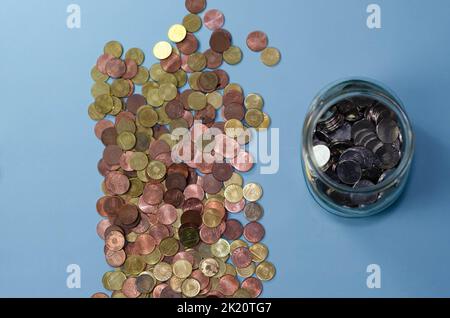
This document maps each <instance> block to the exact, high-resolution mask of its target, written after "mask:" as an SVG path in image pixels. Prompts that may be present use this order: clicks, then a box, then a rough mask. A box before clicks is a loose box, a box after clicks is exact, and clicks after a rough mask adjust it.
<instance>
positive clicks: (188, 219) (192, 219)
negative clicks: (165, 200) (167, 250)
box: [180, 210, 203, 228]
mask: <svg viewBox="0 0 450 318" xmlns="http://www.w3.org/2000/svg"><path fill="white" fill-rule="evenodd" d="M180 221H181V224H192V225H193V226H195V227H196V228H198V227H200V225H202V222H203V221H202V214H201V212H199V211H194V210H191V211H186V212H184V213H183V214H182V215H181V220H180Z"/></svg>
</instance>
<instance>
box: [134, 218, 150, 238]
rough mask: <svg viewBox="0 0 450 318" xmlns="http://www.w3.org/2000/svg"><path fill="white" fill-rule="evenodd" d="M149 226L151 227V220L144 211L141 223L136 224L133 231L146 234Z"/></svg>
mask: <svg viewBox="0 0 450 318" xmlns="http://www.w3.org/2000/svg"><path fill="white" fill-rule="evenodd" d="M149 228H150V221H149V220H148V216H147V215H146V214H144V213H141V214H140V221H139V224H138V225H136V227H134V228H133V229H132V231H133V232H134V233H136V234H144V233H145V232H147V231H148V229H149Z"/></svg>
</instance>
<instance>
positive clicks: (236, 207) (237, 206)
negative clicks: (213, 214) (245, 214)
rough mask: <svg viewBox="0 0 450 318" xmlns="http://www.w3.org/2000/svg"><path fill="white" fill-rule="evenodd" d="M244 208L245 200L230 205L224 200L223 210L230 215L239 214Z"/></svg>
mask: <svg viewBox="0 0 450 318" xmlns="http://www.w3.org/2000/svg"><path fill="white" fill-rule="evenodd" d="M244 207H245V199H242V200H241V201H239V202H237V203H231V202H230V201H228V200H225V209H227V211H228V212H230V213H239V212H241V211H242V210H243V209H244Z"/></svg>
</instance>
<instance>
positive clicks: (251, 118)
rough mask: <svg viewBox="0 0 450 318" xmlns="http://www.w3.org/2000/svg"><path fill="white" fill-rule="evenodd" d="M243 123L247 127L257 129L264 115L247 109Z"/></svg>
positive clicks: (258, 111)
mask: <svg viewBox="0 0 450 318" xmlns="http://www.w3.org/2000/svg"><path fill="white" fill-rule="evenodd" d="M245 121H246V122H247V124H249V126H251V127H254V128H258V127H259V126H260V125H261V124H262V123H263V121H264V114H263V112H262V111H260V110H259V109H249V110H247V112H246V113H245Z"/></svg>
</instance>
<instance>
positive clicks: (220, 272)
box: [214, 258, 227, 278]
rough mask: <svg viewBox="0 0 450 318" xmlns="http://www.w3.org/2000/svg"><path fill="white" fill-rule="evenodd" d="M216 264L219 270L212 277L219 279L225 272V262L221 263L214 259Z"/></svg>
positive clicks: (218, 259)
mask: <svg viewBox="0 0 450 318" xmlns="http://www.w3.org/2000/svg"><path fill="white" fill-rule="evenodd" d="M216 261H217V264H219V270H218V271H217V274H216V275H214V277H215V278H221V277H223V276H224V275H225V272H226V271H227V265H226V264H225V261H223V260H222V259H220V258H216Z"/></svg>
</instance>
